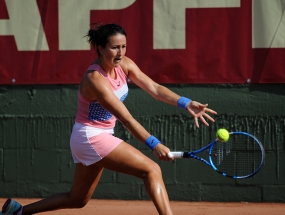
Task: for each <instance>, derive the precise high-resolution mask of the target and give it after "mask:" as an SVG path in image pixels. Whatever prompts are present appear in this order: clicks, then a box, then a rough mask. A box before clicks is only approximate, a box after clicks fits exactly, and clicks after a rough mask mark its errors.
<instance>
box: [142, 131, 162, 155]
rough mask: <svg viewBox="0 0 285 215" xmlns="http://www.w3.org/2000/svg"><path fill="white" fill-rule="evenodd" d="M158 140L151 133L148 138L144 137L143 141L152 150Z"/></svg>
mask: <svg viewBox="0 0 285 215" xmlns="http://www.w3.org/2000/svg"><path fill="white" fill-rule="evenodd" d="M159 143H160V141H159V140H158V139H157V138H156V137H154V136H153V135H151V136H150V137H149V138H147V139H146V141H145V145H146V146H147V147H148V148H150V149H151V150H152V151H153V150H154V148H155V147H156V145H157V144H159Z"/></svg>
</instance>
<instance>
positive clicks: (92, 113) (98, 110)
mask: <svg viewBox="0 0 285 215" xmlns="http://www.w3.org/2000/svg"><path fill="white" fill-rule="evenodd" d="M127 95H128V93H126V94H125V95H123V96H122V97H121V98H120V100H121V101H122V102H123V101H124V100H125V98H126V97H127ZM112 116H113V115H112V114H111V113H110V112H109V111H107V110H106V109H105V108H103V107H102V106H101V105H100V104H99V103H98V102H91V103H90V105H89V114H88V119H89V120H97V121H106V120H109V119H110V118H111V117H112Z"/></svg>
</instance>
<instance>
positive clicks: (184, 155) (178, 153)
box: [168, 131, 265, 179]
mask: <svg viewBox="0 0 285 215" xmlns="http://www.w3.org/2000/svg"><path fill="white" fill-rule="evenodd" d="M229 134H230V135H233V134H241V135H247V136H249V137H251V138H253V139H254V140H255V141H256V142H257V143H258V145H259V147H260V151H261V161H260V163H259V166H258V167H257V168H256V170H255V171H254V172H252V173H251V174H248V175H244V176H231V175H228V174H226V173H224V172H222V171H220V170H219V169H218V168H217V167H216V166H215V164H214V162H213V160H212V155H213V147H214V145H215V144H216V143H217V142H219V140H218V139H215V140H213V141H212V142H211V143H209V144H208V145H206V146H205V147H203V148H201V149H198V150H195V151H192V152H182V151H176V152H175V151H173V152H169V153H168V156H169V157H174V158H193V159H196V160H199V161H201V162H203V163H205V164H207V165H208V166H211V167H212V168H213V169H214V170H215V171H216V172H218V173H220V174H221V175H222V176H225V177H230V178H234V179H245V178H249V177H252V176H254V175H255V174H256V173H257V172H258V171H259V170H260V169H261V167H262V166H263V164H264V158H265V152H264V148H263V145H262V144H261V142H260V141H259V140H258V139H257V138H256V137H255V136H253V135H251V134H249V133H247V132H242V131H235V132H230V133H229ZM223 144H227V143H223ZM207 149H209V153H208V157H209V161H207V160H206V159H204V158H202V157H199V156H197V155H196V154H199V153H201V152H203V151H206V150H207Z"/></svg>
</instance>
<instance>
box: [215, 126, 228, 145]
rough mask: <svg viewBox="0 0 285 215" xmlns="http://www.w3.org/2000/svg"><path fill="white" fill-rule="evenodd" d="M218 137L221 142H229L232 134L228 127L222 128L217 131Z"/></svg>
mask: <svg viewBox="0 0 285 215" xmlns="http://www.w3.org/2000/svg"><path fill="white" fill-rule="evenodd" d="M216 137H217V138H218V140H219V141H220V142H227V141H228V139H229V137H230V134H229V132H228V131H227V130H226V129H224V128H220V129H219V130H218V131H217V133H216Z"/></svg>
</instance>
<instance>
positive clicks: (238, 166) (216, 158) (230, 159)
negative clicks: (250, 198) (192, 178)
mask: <svg viewBox="0 0 285 215" xmlns="http://www.w3.org/2000/svg"><path fill="white" fill-rule="evenodd" d="M207 150H208V156H209V160H208V161H207V160H205V159H204V158H201V157H199V156H197V154H198V153H201V152H203V151H207ZM264 154H265V153H264V149H263V146H262V144H261V143H260V142H259V140H258V139H257V138H256V137H254V136H253V135H251V134H248V133H246V132H230V133H229V140H228V141H227V142H220V141H219V139H218V138H217V139H215V140H214V141H212V142H211V143H210V144H209V145H207V146H205V147H203V148H201V149H199V150H196V151H192V152H182V151H177V152H169V153H168V156H169V157H174V158H194V159H197V160H200V161H202V162H203V163H205V164H207V165H209V166H211V167H212V168H213V169H214V170H215V171H217V172H218V173H220V174H221V175H223V176H227V177H230V178H234V179H242V178H249V177H251V176H253V175H255V174H256V173H257V172H258V171H259V170H260V168H261V167H262V165H263V162H264V156H265V155H264Z"/></svg>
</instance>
